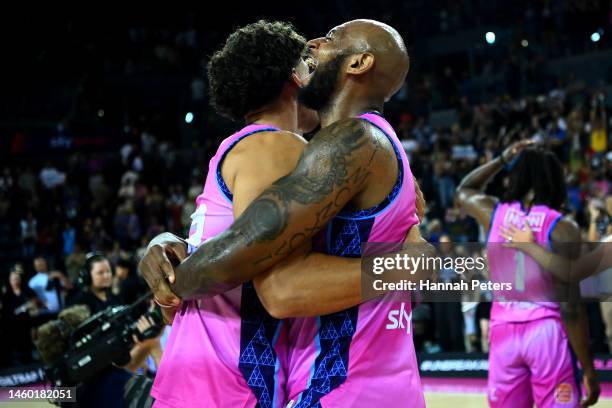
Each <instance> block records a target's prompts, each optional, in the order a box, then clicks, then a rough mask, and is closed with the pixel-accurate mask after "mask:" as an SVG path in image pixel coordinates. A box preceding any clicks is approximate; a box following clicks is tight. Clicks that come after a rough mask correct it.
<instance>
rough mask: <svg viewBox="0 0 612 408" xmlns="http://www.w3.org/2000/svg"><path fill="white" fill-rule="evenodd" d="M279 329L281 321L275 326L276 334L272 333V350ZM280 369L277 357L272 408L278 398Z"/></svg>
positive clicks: (276, 340)
mask: <svg viewBox="0 0 612 408" xmlns="http://www.w3.org/2000/svg"><path fill="white" fill-rule="evenodd" d="M281 327H283V321H282V320H281V322H280V323H279V324H278V326H276V333H274V337H273V338H272V348H274V347H276V343H277V342H278V336H279V335H280V331H281ZM279 368H280V359H279V358H278V356H277V357H276V364H275V365H274V397H273V398H272V407H273V408H275V407H276V399H277V397H278V392H277V390H278V370H279Z"/></svg>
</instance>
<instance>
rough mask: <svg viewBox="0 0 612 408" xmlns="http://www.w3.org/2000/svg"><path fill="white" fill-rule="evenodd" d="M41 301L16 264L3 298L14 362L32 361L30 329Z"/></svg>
mask: <svg viewBox="0 0 612 408" xmlns="http://www.w3.org/2000/svg"><path fill="white" fill-rule="evenodd" d="M39 303H40V301H39V300H38V298H37V297H36V294H35V293H34V291H32V289H30V288H29V287H28V286H26V285H24V283H23V269H22V268H21V267H20V265H15V266H14V267H13V269H12V270H11V272H10V274H9V285H8V289H7V291H6V293H3V294H2V298H1V304H2V309H3V313H4V314H5V322H4V323H5V325H6V328H7V329H8V330H10V335H9V336H7V340H8V343H9V344H8V346H9V352H10V354H12V359H13V363H20V364H28V363H30V362H31V361H32V338H31V337H30V329H31V328H32V316H35V315H36V314H37V312H38V306H39ZM5 333H7V332H5Z"/></svg>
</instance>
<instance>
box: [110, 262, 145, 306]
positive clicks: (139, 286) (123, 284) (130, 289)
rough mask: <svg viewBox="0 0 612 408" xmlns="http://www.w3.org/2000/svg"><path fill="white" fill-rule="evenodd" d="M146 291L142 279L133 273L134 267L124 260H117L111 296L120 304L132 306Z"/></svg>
mask: <svg viewBox="0 0 612 408" xmlns="http://www.w3.org/2000/svg"><path fill="white" fill-rule="evenodd" d="M146 291H147V288H146V285H144V282H143V281H142V279H141V278H140V277H139V276H138V275H136V273H135V272H134V265H133V264H132V262H130V261H128V260H126V259H119V260H118V261H117V263H116V264H115V276H114V278H113V294H114V295H115V296H116V297H117V298H118V299H119V302H120V303H122V304H126V305H129V304H132V303H134V302H135V301H136V300H137V299H138V297H139V296H141V295H142V294H143V293H145V292H146Z"/></svg>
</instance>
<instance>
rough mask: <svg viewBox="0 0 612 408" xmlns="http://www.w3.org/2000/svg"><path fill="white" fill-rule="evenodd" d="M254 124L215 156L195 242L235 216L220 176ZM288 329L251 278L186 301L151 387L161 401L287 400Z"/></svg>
mask: <svg viewBox="0 0 612 408" xmlns="http://www.w3.org/2000/svg"><path fill="white" fill-rule="evenodd" d="M275 130H277V129H275V128H273V127H270V126H263V125H250V126H247V127H245V128H244V129H242V130H240V131H239V132H237V133H235V134H233V135H232V136H230V137H228V138H227V139H225V140H224V141H223V142H222V143H221V145H220V146H219V149H218V150H217V153H216V154H215V156H214V157H213V158H212V159H211V160H210V164H209V169H208V176H207V177H206V183H205V185H204V191H203V193H202V194H200V196H198V198H197V199H196V210H195V212H194V213H193V214H192V216H191V219H192V222H191V228H190V231H189V239H188V243H189V245H190V247H192V248H195V247H197V246H199V245H200V244H202V243H203V242H204V241H206V240H207V239H209V238H211V237H214V236H216V235H218V234H219V233H221V232H223V231H224V230H226V229H227V228H228V227H229V226H230V225H231V224H232V223H233V221H234V214H233V206H232V194H231V192H230V191H229V189H228V188H227V186H226V185H225V182H224V181H223V177H222V176H221V164H222V162H223V159H224V157H225V155H226V154H227V153H228V152H229V151H230V149H231V148H232V147H234V146H235V145H236V143H238V142H239V141H240V140H242V139H244V138H245V137H248V136H250V135H252V134H255V133H258V132H264V131H275ZM285 337H286V331H285V330H284V329H283V324H282V323H281V321H279V320H277V319H274V318H272V317H271V316H270V315H269V314H268V313H267V312H266V311H265V309H264V308H263V306H262V305H261V303H260V301H259V299H258V297H257V294H256V293H255V289H254V288H253V285H252V283H251V282H248V283H245V284H243V285H241V286H240V287H237V288H234V289H232V290H230V291H228V292H226V293H223V294H220V295H217V296H214V297H211V298H207V299H201V300H197V301H188V302H184V303H183V305H182V307H181V309H180V310H179V312H178V313H177V314H176V317H175V318H174V322H173V324H172V330H171V333H170V338H169V340H168V343H167V346H166V349H165V350H164V354H163V357H162V360H161V364H160V368H159V371H158V372H157V375H156V377H155V383H154V386H153V389H152V391H151V394H152V395H153V397H154V398H155V399H156V402H155V404H156V405H155V406H156V407H180V408H184V407H204V406H205V407H255V406H259V407H262V408H272V407H281V406H283V403H284V401H285V394H284V384H285V382H286V379H285V371H284V364H281V363H280V359H279V356H281V357H282V358H284V357H285V355H286V351H285V349H284V347H285V344H286V340H285Z"/></svg>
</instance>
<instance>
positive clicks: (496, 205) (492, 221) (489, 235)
mask: <svg viewBox="0 0 612 408" xmlns="http://www.w3.org/2000/svg"><path fill="white" fill-rule="evenodd" d="M500 204H501V203H497V204H495V208H493V214H492V215H491V225H489V231H487V239H486V241H485V242H489V237H491V230H492V229H493V223H494V222H495V214H497V209H498V208H499V206H500Z"/></svg>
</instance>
